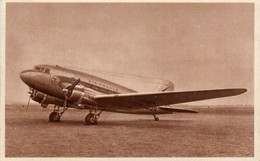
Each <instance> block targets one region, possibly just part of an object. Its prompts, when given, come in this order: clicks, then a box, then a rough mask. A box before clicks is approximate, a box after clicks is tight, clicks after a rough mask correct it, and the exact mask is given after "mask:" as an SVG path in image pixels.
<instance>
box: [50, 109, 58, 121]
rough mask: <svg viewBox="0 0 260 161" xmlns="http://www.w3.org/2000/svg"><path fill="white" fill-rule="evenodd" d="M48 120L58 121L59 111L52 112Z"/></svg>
mask: <svg viewBox="0 0 260 161" xmlns="http://www.w3.org/2000/svg"><path fill="white" fill-rule="evenodd" d="M49 121H50V122H59V121H60V114H59V112H56V111H54V112H52V113H51V114H50V116H49Z"/></svg>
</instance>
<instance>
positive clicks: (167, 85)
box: [157, 80, 174, 92]
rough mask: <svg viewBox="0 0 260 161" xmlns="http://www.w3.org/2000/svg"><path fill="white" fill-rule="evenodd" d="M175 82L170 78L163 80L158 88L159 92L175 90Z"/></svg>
mask: <svg viewBox="0 0 260 161" xmlns="http://www.w3.org/2000/svg"><path fill="white" fill-rule="evenodd" d="M173 90H174V84H173V83H172V82H171V81H169V80H163V81H162V84H161V86H160V87H159V89H158V90H157V91H158V92H165V91H173Z"/></svg>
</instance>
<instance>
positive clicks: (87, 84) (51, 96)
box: [20, 65, 247, 125]
mask: <svg viewBox="0 0 260 161" xmlns="http://www.w3.org/2000/svg"><path fill="white" fill-rule="evenodd" d="M20 78H21V80H22V81H23V82H24V83H25V84H26V85H28V86H29V92H28V93H29V95H30V97H29V101H28V104H27V108H28V106H29V102H30V99H32V100H34V101H36V102H38V103H39V104H41V106H42V107H44V108H47V106H48V105H54V108H53V112H51V113H50V115H49V121H50V122H59V121H60V118H61V116H62V115H63V113H64V112H65V111H66V110H67V109H68V108H76V109H87V110H89V113H88V114H87V115H86V117H85V124H86V125H96V124H97V123H98V122H97V120H98V118H99V117H100V115H101V113H102V112H103V111H109V112H118V113H130V114H149V115H153V117H154V120H155V121H159V117H158V116H157V115H158V114H172V113H174V112H186V113H197V111H194V110H191V109H181V108H174V107H172V105H174V104H179V103H186V102H193V101H200V100H206V99H213V98H220V97H228V96H235V95H239V94H242V93H245V92H246V91H247V89H244V88H233V89H214V90H200V91H181V92H175V91H174V84H173V83H172V82H171V81H169V80H163V81H162V84H161V85H160V87H159V89H158V90H157V91H156V92H141V93H138V92H137V91H135V90H133V89H129V88H127V87H124V86H122V85H119V84H117V83H114V82H111V81H108V80H106V79H103V78H100V77H97V76H94V75H91V74H87V73H83V72H80V71H76V70H74V69H69V68H67V67H61V66H58V65H56V66H54V65H36V66H34V68H33V69H29V70H25V71H22V72H21V73H20ZM60 107H63V110H62V111H60ZM27 108H26V110H27Z"/></svg>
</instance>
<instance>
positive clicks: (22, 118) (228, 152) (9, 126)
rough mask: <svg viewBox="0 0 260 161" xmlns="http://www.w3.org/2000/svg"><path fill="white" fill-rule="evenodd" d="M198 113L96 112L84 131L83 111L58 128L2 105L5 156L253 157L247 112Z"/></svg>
mask: <svg viewBox="0 0 260 161" xmlns="http://www.w3.org/2000/svg"><path fill="white" fill-rule="evenodd" d="M193 109H195V110H198V111H199V112H200V113H197V114H184V113H176V114H172V115H159V117H160V121H158V122H156V121H153V116H150V115H128V114H118V113H109V112H104V113H102V115H101V117H100V119H99V124H98V125H97V126H84V118H85V115H86V114H87V112H88V111H85V110H68V111H67V112H66V113H65V114H64V115H63V117H62V121H61V122H59V123H50V122H48V117H49V113H50V112H51V111H52V110H51V109H43V108H41V107H40V106H30V107H29V110H28V112H25V108H23V107H22V105H16V106H6V111H5V113H6V124H5V126H6V131H5V135H6V136H5V138H6V139H5V152H6V157H253V155H254V110H253V107H239V106H236V107H225V108H224V107H210V108H198V107H194V108H193Z"/></svg>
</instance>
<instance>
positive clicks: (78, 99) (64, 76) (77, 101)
mask: <svg viewBox="0 0 260 161" xmlns="http://www.w3.org/2000/svg"><path fill="white" fill-rule="evenodd" d="M20 78H21V79H22V81H23V82H24V83H25V84H27V85H28V86H29V87H30V88H31V89H33V91H32V98H33V100H34V101H36V102H39V103H40V104H41V105H42V106H43V107H47V106H48V105H49V104H54V105H57V106H62V105H63V103H64V100H65V96H64V93H63V91H62V89H61V87H60V85H59V82H61V81H62V82H63V84H64V85H65V86H66V87H68V86H70V85H71V84H72V83H73V82H74V81H75V80H76V79H79V78H80V84H79V85H77V86H76V87H75V89H74V91H75V92H74V93H73V95H72V98H71V99H69V102H68V106H69V107H73V108H83V109H88V108H89V106H97V104H96V102H95V101H94V100H93V99H92V98H93V96H95V95H102V94H121V93H136V91H135V90H132V89H129V88H127V87H124V86H122V85H119V84H116V83H114V82H111V81H108V80H105V79H102V78H99V77H97V76H94V75H90V74H87V73H83V72H80V71H76V70H72V69H68V68H64V67H60V66H57V65H56V66H52V65H37V66H35V67H34V69H30V70H26V71H23V72H21V74H20ZM101 108H102V107H101ZM106 109H107V111H112V112H122V113H136V114H150V113H151V112H150V111H149V110H147V109H143V110H140V109H139V110H137V111H134V110H133V111H125V110H123V109H114V108H113V109H109V107H108V108H106ZM162 113H165V111H163V112H162Z"/></svg>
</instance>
